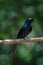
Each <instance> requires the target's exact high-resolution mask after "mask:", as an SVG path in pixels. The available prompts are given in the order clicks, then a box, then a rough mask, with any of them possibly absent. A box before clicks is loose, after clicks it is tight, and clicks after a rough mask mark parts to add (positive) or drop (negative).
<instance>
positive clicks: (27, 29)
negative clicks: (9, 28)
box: [8, 18, 34, 54]
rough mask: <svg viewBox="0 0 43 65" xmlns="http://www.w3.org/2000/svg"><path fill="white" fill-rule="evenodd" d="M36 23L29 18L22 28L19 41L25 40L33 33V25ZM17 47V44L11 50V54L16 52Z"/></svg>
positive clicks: (18, 37) (18, 36)
mask: <svg viewBox="0 0 43 65" xmlns="http://www.w3.org/2000/svg"><path fill="white" fill-rule="evenodd" d="M33 21H34V19H33V18H27V19H26V22H25V24H24V25H23V26H22V28H21V29H20V31H19V32H18V35H17V39H22V38H25V37H26V36H27V35H28V34H29V33H30V32H31V31H32V26H31V23H32V22H33ZM16 47H17V44H14V45H13V46H12V48H11V50H10V52H9V53H8V54H10V53H12V52H14V51H15V49H16Z"/></svg>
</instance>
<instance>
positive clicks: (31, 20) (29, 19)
mask: <svg viewBox="0 0 43 65" xmlns="http://www.w3.org/2000/svg"><path fill="white" fill-rule="evenodd" d="M33 21H34V19H33V18H27V20H26V22H29V23H32V22H33Z"/></svg>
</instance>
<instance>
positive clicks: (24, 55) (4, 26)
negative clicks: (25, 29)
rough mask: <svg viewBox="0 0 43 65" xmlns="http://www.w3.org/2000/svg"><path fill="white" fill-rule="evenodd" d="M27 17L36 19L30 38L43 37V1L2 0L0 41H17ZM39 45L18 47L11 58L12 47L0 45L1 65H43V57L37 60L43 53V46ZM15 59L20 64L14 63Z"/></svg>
mask: <svg viewBox="0 0 43 65" xmlns="http://www.w3.org/2000/svg"><path fill="white" fill-rule="evenodd" d="M27 17H33V18H34V19H36V21H34V23H32V27H33V30H32V32H31V34H30V35H28V37H29V38H31V37H43V0H0V40H1V39H15V38H16V37H17V34H18V31H19V29H20V28H21V27H22V25H23V24H24V23H25V20H26V18H27ZM38 43H40V42H38ZM38 43H37V44H36V43H34V44H33V43H32V44H31V43H29V44H28V43H25V45H24V44H22V45H18V46H17V49H16V52H15V53H14V54H12V55H11V56H8V55H7V54H8V51H9V50H10V48H11V46H12V45H2V44H0V65H10V63H11V64H12V65H14V64H15V65H35V64H34V63H32V62H36V64H37V65H43V56H42V57H40V56H39V58H37V59H36V57H37V54H40V52H39V51H41V52H42V51H43V45H42V44H41V43H40V45H39V44H38ZM24 46H25V47H24ZM41 55H43V53H42V54H41ZM14 58H15V60H16V58H18V60H17V63H18V64H16V63H14V62H13V61H14ZM9 60H10V61H9ZM29 63H30V64H29Z"/></svg>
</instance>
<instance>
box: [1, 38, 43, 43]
mask: <svg viewBox="0 0 43 65" xmlns="http://www.w3.org/2000/svg"><path fill="white" fill-rule="evenodd" d="M23 42H43V37H39V38H30V39H5V40H0V44H21V43H23Z"/></svg>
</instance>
